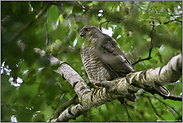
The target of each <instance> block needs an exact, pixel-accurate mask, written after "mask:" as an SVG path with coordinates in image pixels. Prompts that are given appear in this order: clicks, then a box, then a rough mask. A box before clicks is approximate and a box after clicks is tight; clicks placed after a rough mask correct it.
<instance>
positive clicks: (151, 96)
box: [142, 94, 181, 117]
mask: <svg viewBox="0 0 183 123" xmlns="http://www.w3.org/2000/svg"><path fill="white" fill-rule="evenodd" d="M142 96H144V97H147V98H148V97H149V98H155V99H157V100H159V101H160V102H162V103H163V104H164V105H165V106H166V107H167V106H168V107H169V108H170V109H172V110H173V111H174V112H176V113H177V114H178V116H179V117H181V116H180V115H179V113H178V112H177V111H176V110H175V109H174V108H173V107H171V106H170V105H169V104H167V103H165V102H163V101H162V100H161V99H159V98H158V97H156V96H147V95H144V94H142ZM171 113H172V112H171Z"/></svg>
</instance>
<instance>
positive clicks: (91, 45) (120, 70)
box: [80, 26, 166, 101]
mask: <svg viewBox="0 0 183 123" xmlns="http://www.w3.org/2000/svg"><path fill="white" fill-rule="evenodd" d="M80 36H81V37H82V38H83V45H82V48H81V58H82V62H83V64H84V67H85V70H86V73H87V75H88V78H89V81H90V82H93V83H96V82H98V81H110V80H113V79H117V78H120V77H125V76H126V75H127V74H128V73H130V72H133V71H135V70H134V69H133V67H132V65H131V63H130V61H129V60H128V59H127V57H126V55H125V52H124V51H123V49H122V48H121V47H120V45H119V44H118V43H117V42H116V40H115V39H114V38H112V37H110V36H109V35H107V34H104V33H102V31H100V30H99V29H98V28H97V27H95V26H87V27H84V28H82V29H81V30H80ZM157 88H158V89H159V90H160V91H162V90H163V92H164V87H161V86H157ZM165 91H166V90H165ZM125 98H127V99H128V100H130V101H135V98H136V96H135V94H128V95H127V96H126V97H125Z"/></svg>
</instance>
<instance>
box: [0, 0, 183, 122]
mask: <svg viewBox="0 0 183 123" xmlns="http://www.w3.org/2000/svg"><path fill="white" fill-rule="evenodd" d="M46 5H47V6H48V7H47V8H46V7H45V6H46ZM1 7H2V8H1V14H2V16H1V17H2V20H1V24H2V26H1V35H2V38H1V39H2V41H1V46H2V47H1V53H2V54H1V109H2V111H1V112H2V113H1V118H2V119H1V121H8V122H10V121H14V120H17V121H19V122H21V121H24V122H29V121H48V120H49V119H50V118H51V117H52V115H53V113H54V111H55V110H56V109H57V108H58V107H59V106H61V105H62V104H64V103H65V102H67V101H68V100H69V99H70V98H71V97H72V96H73V95H74V94H75V92H74V90H73V88H72V87H71V85H70V84H69V83H68V82H67V81H66V80H64V78H62V77H61V76H60V75H58V74H56V73H54V72H53V71H52V70H51V69H50V67H49V61H48V60H47V56H45V57H42V58H41V57H40V56H39V55H38V54H36V53H35V52H34V48H36V47H39V48H41V49H42V50H45V51H46V52H47V53H48V54H52V55H54V56H55V57H57V58H58V59H60V60H61V61H64V62H67V63H68V64H69V65H70V66H71V67H72V68H74V69H75V70H76V71H77V72H78V73H79V74H80V75H81V76H82V77H83V78H84V79H85V80H86V82H88V79H87V76H86V72H85V70H84V69H83V64H82V62H81V58H80V47H81V45H82V40H81V38H80V37H79V30H80V29H81V28H82V27H83V26H87V25H93V26H97V27H98V26H99V27H100V28H102V30H103V31H105V30H106V29H111V30H112V31H113V34H112V37H113V38H115V39H116V40H117V42H118V43H119V44H120V45H121V46H122V48H123V50H124V51H125V52H126V53H127V54H128V58H129V59H130V60H131V62H132V63H133V62H135V61H137V60H139V58H140V57H141V58H145V57H148V55H149V49H150V47H151V39H152V41H153V48H152V52H151V57H152V58H151V59H150V60H145V61H141V62H138V63H137V64H135V65H134V69H135V70H136V71H139V70H145V69H148V68H151V67H160V66H163V65H165V64H166V63H167V62H168V61H169V60H170V58H172V57H173V56H175V55H177V54H178V53H180V52H181V50H182V49H181V46H182V45H181V44H182V42H181V40H182V20H181V19H182V1H146V2H145V1H135V2H134V1H124V2H123V1H117V2H116V1H101V2H99V1H78V2H77V1H74V2H72V1H69V2H28V1H26V2H1ZM44 7H45V9H44ZM43 12H44V13H43ZM40 13H42V14H40ZM151 32H156V35H155V34H154V35H153V34H152V33H151ZM56 67H58V66H56ZM166 87H167V88H168V90H169V91H170V92H171V94H174V95H176V96H181V94H182V88H181V87H182V78H181V79H180V81H179V82H178V83H176V84H173V85H166ZM181 116H182V102H177V101H172V100H163V99H162V98H161V97H160V96H158V95H151V94H149V93H147V92H144V91H143V90H140V91H139V92H137V101H136V103H132V102H127V103H126V104H125V105H121V104H120V103H119V102H118V101H117V100H114V101H111V102H108V103H107V104H104V105H102V106H100V107H98V108H94V109H90V110H89V111H88V112H86V113H84V114H83V115H80V116H79V117H77V118H76V119H74V120H73V119H72V120H70V121H90V122H91V121H137V122H138V121H151V122H154V121H162V120H165V121H182V117H181Z"/></svg>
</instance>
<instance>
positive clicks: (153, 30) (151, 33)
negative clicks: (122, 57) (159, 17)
mask: <svg viewBox="0 0 183 123" xmlns="http://www.w3.org/2000/svg"><path fill="white" fill-rule="evenodd" d="M152 23H153V24H152V30H151V31H150V37H151V47H150V49H149V56H148V57H147V58H143V59H141V57H140V58H139V60H138V61H136V62H134V63H132V66H133V65H135V64H137V63H139V62H140V61H145V60H149V59H151V58H152V57H151V52H152V48H153V36H152V35H153V32H155V29H154V20H153V21H152Z"/></svg>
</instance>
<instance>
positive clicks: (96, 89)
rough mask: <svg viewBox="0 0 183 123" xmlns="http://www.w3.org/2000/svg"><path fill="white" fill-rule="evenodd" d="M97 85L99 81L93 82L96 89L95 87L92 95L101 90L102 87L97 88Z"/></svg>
mask: <svg viewBox="0 0 183 123" xmlns="http://www.w3.org/2000/svg"><path fill="white" fill-rule="evenodd" d="M99 83H100V81H97V82H95V85H96V86H97V87H95V91H94V94H96V93H97V91H98V90H99V89H101V88H102V87H98V86H99Z"/></svg>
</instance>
